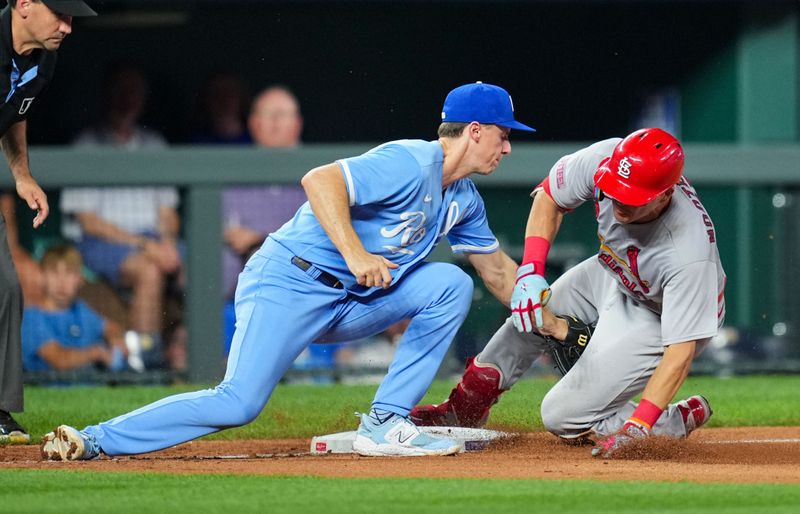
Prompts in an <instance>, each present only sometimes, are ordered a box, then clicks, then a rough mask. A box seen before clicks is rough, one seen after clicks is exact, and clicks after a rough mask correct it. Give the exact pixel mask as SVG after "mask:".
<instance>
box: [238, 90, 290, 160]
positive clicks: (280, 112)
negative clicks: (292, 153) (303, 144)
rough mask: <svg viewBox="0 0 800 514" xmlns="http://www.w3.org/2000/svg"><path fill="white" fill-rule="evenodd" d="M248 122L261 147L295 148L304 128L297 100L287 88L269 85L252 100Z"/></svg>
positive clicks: (255, 140) (251, 132) (252, 134)
mask: <svg viewBox="0 0 800 514" xmlns="http://www.w3.org/2000/svg"><path fill="white" fill-rule="evenodd" d="M247 126H248V128H249V129H250V135H251V136H252V137H253V142H254V143H255V144H257V145H258V146H260V147H263V148H294V147H296V146H298V145H300V135H301V134H302V132H303V116H302V115H301V114H300V103H299V102H298V101H297V98H296V97H295V96H294V94H293V93H292V92H291V91H290V90H289V88H287V87H285V86H270V87H268V88H266V89H264V90H263V91H261V93H259V94H258V96H257V97H256V99H255V100H254V101H253V105H252V106H251V108H250V116H249V117H248V118H247Z"/></svg>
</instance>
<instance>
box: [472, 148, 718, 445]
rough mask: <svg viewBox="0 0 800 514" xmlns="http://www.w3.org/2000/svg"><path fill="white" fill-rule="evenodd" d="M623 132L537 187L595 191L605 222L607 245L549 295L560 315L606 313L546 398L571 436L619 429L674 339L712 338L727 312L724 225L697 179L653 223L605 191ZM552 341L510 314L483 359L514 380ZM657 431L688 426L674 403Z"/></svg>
mask: <svg viewBox="0 0 800 514" xmlns="http://www.w3.org/2000/svg"><path fill="white" fill-rule="evenodd" d="M619 141H620V139H618V138H614V139H607V140H605V141H600V142H598V143H595V144H593V145H591V146H589V147H587V148H584V149H582V150H579V151H578V152H575V153H573V154H570V155H566V156H564V157H562V158H561V159H559V161H558V162H557V163H556V164H555V165H554V166H553V168H552V169H551V170H550V174H549V176H548V178H547V179H546V180H545V181H544V182H543V183H542V185H541V186H540V187H538V188H537V190H536V191H534V194H536V192H537V191H542V190H544V191H546V192H547V194H549V195H550V196H551V197H552V198H553V200H555V202H556V203H557V204H558V205H559V206H560V207H562V208H564V209H567V210H572V209H575V208H576V207H578V206H579V205H581V204H582V203H584V202H586V201H590V200H595V208H596V211H595V212H596V215H597V222H598V238H599V251H598V253H597V255H596V256H594V257H591V258H589V259H587V260H586V261H584V262H582V263H581V264H579V265H578V266H575V267H574V268H572V269H571V270H569V271H568V272H567V273H565V274H564V275H563V276H562V277H560V278H559V279H558V280H557V281H556V282H555V283H554V284H553V287H552V292H553V294H552V296H551V300H550V303H549V307H550V309H551V310H552V311H553V312H554V313H555V314H556V315H566V314H571V315H575V316H578V317H579V318H581V319H582V320H583V321H586V322H595V323H597V327H596V329H595V333H594V335H593V336H592V339H591V342H590V343H589V346H588V347H587V349H586V351H585V352H584V354H583V356H582V357H581V358H580V360H579V361H578V363H577V364H576V365H575V367H573V368H572V370H570V372H569V373H567V375H566V376H564V378H563V379H562V380H561V381H560V382H559V383H558V384H556V386H554V387H553V389H551V390H550V392H548V394H547V396H545V398H544V400H543V401H542V419H543V421H544V423H545V426H546V427H547V428H548V430H550V431H551V432H554V433H556V434H559V435H561V436H563V437H576V436H578V435H581V434H583V433H586V432H589V431H593V432H595V433H597V434H598V435H601V436H603V435H607V434H610V433H613V432H615V431H616V430H618V429H619V428H620V427H621V426H622V424H623V423H624V422H625V420H626V419H627V418H628V417H629V416H630V414H631V413H632V412H633V408H634V404H632V403H631V402H630V400H631V399H632V398H633V397H634V396H636V395H637V394H639V393H641V392H642V390H644V387H645V385H646V384H647V381H648V380H649V379H650V376H652V374H653V371H654V370H655V368H656V367H657V366H658V363H659V362H660V361H661V357H662V356H663V351H664V347H665V346H668V345H670V344H673V343H681V342H687V341H698V343H699V346H700V347H702V346H704V345H705V343H706V342H707V341H708V339H709V338H710V337H712V336H714V335H716V333H717V329H718V327H719V326H721V325H722V322H723V319H724V316H725V300H724V295H723V290H724V287H725V273H724V271H723V269H722V265H721V264H720V259H719V253H718V251H717V246H716V234H715V232H714V225H713V223H712V222H711V218H710V217H709V215H708V213H707V212H706V210H705V208H704V207H703V205H702V203H700V200H699V199H698V197H697V193H696V192H695V190H694V189H693V188H692V187H691V186H690V185H689V183H688V181H686V180H685V179H681V181H680V182H679V183H678V185H677V186H676V187H675V193H674V194H673V196H672V201H671V202H670V204H669V206H668V207H667V208H666V209H665V210H664V212H663V213H662V214H661V215H660V216H659V217H658V218H657V219H655V220H653V221H651V222H648V223H642V224H622V223H619V222H618V221H617V220H616V218H615V217H614V213H613V206H612V202H611V200H610V199H608V198H606V199H604V200H600V201H597V200H596V199H597V191H596V187H595V185H594V173H595V171H596V170H597V166H598V164H599V163H600V161H602V160H603V159H605V158H606V157H608V156H610V155H611V153H612V151H613V150H614V147H615V146H616V145H617V144H618V143H619ZM544 350H545V345H544V342H543V340H542V338H541V337H540V336H538V335H537V334H520V333H518V332H517V331H516V330H515V329H514V328H513V325H512V323H511V321H510V319H509V320H508V321H507V322H506V323H505V324H504V325H503V327H501V328H500V330H498V332H497V333H496V334H495V335H494V337H492V339H491V340H490V341H489V343H488V344H487V346H486V348H485V349H484V350H483V351H482V352H481V354H480V355H478V357H477V361H478V362H479V363H480V364H484V365H491V366H493V367H496V368H497V369H499V370H500V371H501V373H502V374H503V383H502V384H501V386H502V387H503V388H504V389H507V388H509V387H511V385H513V383H514V382H516V380H518V379H519V377H520V376H521V375H522V374H523V373H524V371H525V370H527V368H528V367H530V365H531V364H532V363H533V361H534V360H535V359H536V358H538V357H539V356H541V354H542V353H543V352H544ZM653 433H654V434H656V435H658V434H665V435H672V436H683V435H686V434H685V429H684V426H683V422H682V419H681V418H680V414H679V413H678V412H677V410H676V409H675V407H674V406H670V407H668V408H667V409H666V411H665V413H664V414H663V415H662V416H661V419H660V420H659V422H658V423H656V425H655V426H654V427H653Z"/></svg>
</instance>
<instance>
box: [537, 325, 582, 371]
mask: <svg viewBox="0 0 800 514" xmlns="http://www.w3.org/2000/svg"><path fill="white" fill-rule="evenodd" d="M562 319H564V320H566V321H567V337H566V338H564V340H563V341H559V340H557V339H554V338H552V337H545V338H544V340H545V341H546V342H547V346H548V347H549V349H550V355H551V356H552V358H553V362H554V363H555V365H556V368H558V371H560V372H561V374H562V375H566V374H567V371H569V370H570V369H572V366H574V365H575V363H576V362H578V359H580V357H581V354H583V351H584V350H585V349H586V345H587V344H589V340H590V339H591V338H592V332H594V325H589V324H587V323H584V322H583V321H581V320H579V319H578V318H576V317H575V316H564V317H562Z"/></svg>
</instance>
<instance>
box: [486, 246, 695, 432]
mask: <svg viewBox="0 0 800 514" xmlns="http://www.w3.org/2000/svg"><path fill="white" fill-rule="evenodd" d="M552 291H553V294H552V296H551V299H550V303H549V304H548V307H549V308H550V309H551V310H552V311H553V313H554V314H556V315H568V314H571V315H574V316H576V317H578V318H580V319H581V320H582V321H584V322H586V323H590V322H596V323H597V327H596V328H595V331H594V334H593V335H592V339H591V341H590V343H589V345H588V346H587V347H586V350H585V351H584V353H583V355H582V356H581V358H580V359H579V360H578V362H577V363H576V364H575V366H574V367H573V368H572V369H571V370H570V371H569V373H567V374H566V375H565V376H564V377H563V378H562V379H561V380H559V381H558V383H557V384H556V385H555V386H553V388H552V389H550V391H549V392H548V393H547V394H546V395H545V397H544V399H543V400H542V422H543V423H544V425H545V428H547V430H549V431H550V432H552V433H554V434H556V435H558V436H561V437H564V438H568V439H571V438H577V437H580V436H582V435H587V434H589V433H594V434H596V435H598V436H600V437H603V436H606V435H609V434H612V433H614V432H616V431H617V430H619V429H620V428H622V425H623V424H624V423H625V421H626V420H627V419H628V418H629V417H630V415H631V414H633V411H634V409H635V408H636V404H635V403H633V402H632V401H631V400H632V399H633V398H634V397H635V396H636V395H638V394H640V393H641V392H642V391H643V390H644V388H645V385H647V381H648V380H649V379H650V377H651V376H652V374H653V371H655V369H656V366H658V364H659V362H661V358H662V356H663V354H664V346H663V345H662V343H661V318H660V316H659V315H658V314H656V313H654V312H653V311H651V310H649V309H647V308H645V307H644V306H642V305H641V304H639V303H638V302H636V301H634V300H633V299H631V298H630V297H628V296H627V295H625V294H624V293H622V292H621V291H620V290H619V288H618V287H617V283H616V281H615V280H614V279H613V277H612V276H611V275H610V274H609V273H607V272H606V271H604V270H603V269H602V268H601V267H600V264H599V263H598V261H597V257H596V256H593V257H590V258H589V259H587V260H585V261H583V262H582V263H580V264H578V265H577V266H575V267H573V268H572V269H570V270H569V271H567V272H566V273H565V274H564V275H562V276H561V277H560V278H559V279H558V280H556V281H555V282H554V283H553V285H552ZM706 342H707V341H705V340H704V341H699V342H698V344H699V346H700V347H702V346H704V345H705V343H706ZM546 348H547V345H546V343H545V341H544V339H543V338H542V337H541V336H539V335H538V334H534V333H529V334H524V333H519V332H517V330H516V329H515V328H514V325H513V323H512V321H511V318H508V319H507V320H506V322H505V323H504V324H503V326H501V327H500V329H499V330H498V331H497V332H496V333H495V334H494V336H493V337H492V338H491V339H490V340H489V343H488V344H487V345H486V348H484V349H483V351H482V352H481V353H480V354H479V355H478V356H477V357H476V359H477V361H478V362H480V363H481V364H489V365H492V366H495V367H497V368H498V369H499V370H500V371H501V373H502V376H503V380H502V383H501V384H500V386H501V388H502V389H509V388H510V387H511V386H513V385H514V384H515V383H516V382H517V380H519V378H520V377H521V376H522V374H523V373H525V371H527V369H528V368H530V366H531V364H533V362H534V361H535V360H536V359H538V358H539V357H540V356H541V355H542V353H544V352H545V351H546ZM652 433H653V434H654V435H668V436H672V437H685V436H686V427H685V426H684V423H683V418H682V417H681V415H680V412H679V411H678V409H677V407H675V405H674V404H672V405H669V406H668V407H667V409H666V410H665V411H664V413H663V414H662V415H661V417H660V418H659V420H658V422H657V423H656V424H655V426H654V427H653V431H652Z"/></svg>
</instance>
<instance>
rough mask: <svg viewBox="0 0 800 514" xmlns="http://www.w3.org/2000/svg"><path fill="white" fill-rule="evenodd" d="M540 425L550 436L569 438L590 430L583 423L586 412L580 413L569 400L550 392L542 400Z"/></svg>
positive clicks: (587, 425) (588, 426) (588, 425)
mask: <svg viewBox="0 0 800 514" xmlns="http://www.w3.org/2000/svg"><path fill="white" fill-rule="evenodd" d="M541 413H542V424H543V425H544V428H545V429H546V430H547V431H548V432H550V433H551V434H554V435H557V436H559V437H566V438H571V437H575V436H576V435H579V434H582V433H585V432H586V430H587V429H589V428H591V426H590V424H587V423H585V422H584V421H583V418H584V416H585V415H586V412H580V411H579V410H578V409H577V406H576V405H575V404H574V402H571V401H570V399H569V398H566V397H564V395H560V394H558V393H553V390H551V391H550V392H549V393H547V394H546V395H545V397H544V398H543V399H542V411H541Z"/></svg>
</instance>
